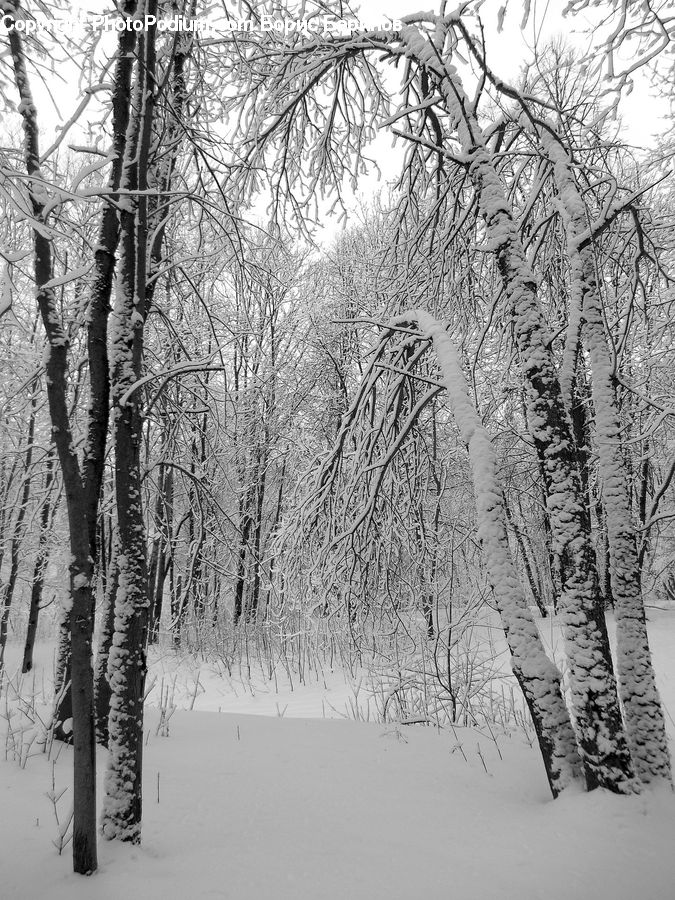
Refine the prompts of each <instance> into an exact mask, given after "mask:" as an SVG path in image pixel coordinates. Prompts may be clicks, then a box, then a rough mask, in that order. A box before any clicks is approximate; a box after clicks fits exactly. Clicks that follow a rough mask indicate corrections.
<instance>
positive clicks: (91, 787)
mask: <svg viewBox="0 0 675 900" xmlns="http://www.w3.org/2000/svg"><path fill="white" fill-rule="evenodd" d="M6 16H9V18H10V19H13V18H14V16H13V15H11V14H10V13H6ZM8 37H9V43H10V49H11V53H12V61H13V64H14V76H15V82H16V86H17V89H18V92H19V96H20V97H21V105H20V107H19V109H20V113H21V116H22V118H23V127H24V133H25V159H26V170H27V173H28V176H29V178H30V177H35V178H36V179H37V182H30V181H29V182H28V185H27V187H28V191H29V196H30V201H31V206H32V211H33V217H34V219H35V220H36V222H38V223H40V225H42V223H43V222H44V206H43V203H42V199H41V198H42V190H43V189H42V186H41V182H42V181H43V178H42V173H41V171H40V150H39V140H38V135H39V130H38V124H37V111H36V109H35V104H34V102H33V97H32V95H31V91H30V86H29V82H28V75H27V72H26V64H25V58H24V53H23V46H22V40H21V36H20V34H19V33H18V32H17V31H16V30H15V29H14V28H11V29H10V30H9V35H8ZM33 246H34V254H35V283H36V287H37V304H38V308H39V310H40V315H41V318H42V323H43V326H44V329H45V334H46V336H47V352H46V354H45V372H46V381H47V398H48V403H49V414H50V418H51V423H52V439H53V441H54V443H55V445H56V449H57V453H58V456H59V464H60V467H61V472H62V477H63V486H64V491H65V496H66V508H67V513H68V533H69V542H70V565H69V573H70V579H69V580H70V597H71V605H70V611H71V659H72V696H73V703H72V705H73V769H74V777H73V868H74V871H75V872H78V873H81V874H90V873H91V872H93V871H95V869H96V868H97V854H96V742H95V739H94V708H93V673H92V666H91V642H92V636H93V625H94V604H93V595H92V563H91V559H90V557H89V534H88V530H87V518H86V511H87V510H86V502H85V500H86V498H85V494H84V487H83V481H82V472H81V470H80V465H79V460H78V458H77V453H76V451H75V442H74V440H73V434H72V431H71V427H70V420H69V416H68V407H67V402H66V398H67V392H68V376H67V367H68V337H67V334H66V332H65V330H64V329H63V326H62V324H61V318H60V315H59V311H58V306H57V303H56V297H55V295H54V291H53V289H52V288H49V287H45V285H46V284H47V283H48V282H49V281H50V279H51V278H52V277H53V257H52V245H51V241H50V239H49V238H48V237H46V236H45V232H44V230H43V229H42V228H40V229H39V230H38V229H37V228H35V229H34V230H33Z"/></svg>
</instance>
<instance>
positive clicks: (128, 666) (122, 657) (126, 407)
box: [102, 0, 157, 844]
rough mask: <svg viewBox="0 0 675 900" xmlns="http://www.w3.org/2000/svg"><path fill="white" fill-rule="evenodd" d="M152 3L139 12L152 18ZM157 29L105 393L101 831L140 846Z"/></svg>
mask: <svg viewBox="0 0 675 900" xmlns="http://www.w3.org/2000/svg"><path fill="white" fill-rule="evenodd" d="M156 12H157V3H156V0H149V2H148V3H147V4H146V7H145V10H144V13H145V14H146V15H148V16H156ZM155 37H156V26H150V27H149V28H148V30H147V31H145V32H143V33H141V36H140V39H139V48H138V49H139V52H138V66H137V82H136V92H135V94H134V109H133V114H132V116H131V117H130V119H129V126H128V128H127V138H126V142H125V154H124V162H123V171H122V177H121V182H120V193H122V192H123V194H124V196H123V199H122V200H121V201H120V238H121V247H120V261H119V272H118V285H117V296H116V302H115V308H114V310H113V321H112V342H111V353H110V363H111V398H112V404H113V444H114V448H115V499H116V505H117V525H118V540H119V553H118V557H117V560H118V567H119V588H118V591H117V598H116V603H115V635H114V638H113V644H112V647H111V650H110V656H109V660H108V679H109V681H110V687H111V691H112V695H111V700H110V718H109V738H108V744H109V748H110V753H111V762H110V767H109V769H108V772H107V775H106V796H105V802H104V809H103V817H102V821H103V834H104V836H105V837H106V838H108V839H113V838H116V839H118V840H122V841H128V842H130V843H134V844H137V843H140V839H141V817H142V765H143V696H144V689H145V676H146V645H147V633H148V617H149V597H148V570H147V558H146V540H145V523H144V519H143V497H142V473H141V458H140V451H141V446H142V440H143V431H142V426H143V421H142V412H141V400H142V395H141V392H140V391H138V390H135V389H134V385H135V382H136V381H138V380H139V379H140V377H141V374H142V366H143V329H144V325H145V318H146V313H147V305H146V284H147V274H148V272H147V266H148V258H147V257H148V254H147V250H148V207H147V194H146V191H147V187H148V181H147V178H148V156H149V148H150V142H151V137H152V122H153V114H154V99H155V60H156V54H155Z"/></svg>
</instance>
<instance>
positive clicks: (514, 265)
mask: <svg viewBox="0 0 675 900" xmlns="http://www.w3.org/2000/svg"><path fill="white" fill-rule="evenodd" d="M400 40H401V43H402V45H403V47H404V48H405V50H406V55H407V56H410V57H412V58H413V59H415V60H417V61H418V62H419V64H420V65H421V66H424V67H425V69H426V70H427V71H428V72H429V74H430V75H431V76H432V77H433V78H434V80H435V81H436V87H437V90H438V91H439V92H440V93H441V95H442V96H443V98H444V101H445V104H446V106H447V110H448V112H449V114H450V116H451V117H452V119H453V122H454V127H455V129H456V133H457V136H458V138H459V141H460V144H461V148H462V152H463V154H464V156H465V158H466V160H467V163H468V170H469V177H470V179H471V183H472V184H473V187H474V190H475V192H476V195H477V198H478V203H479V209H480V212H481V215H482V217H483V219H484V222H485V227H486V249H488V250H490V251H491V252H492V253H493V254H494V255H495V258H496V261H497V266H498V270H499V273H500V276H501V281H502V285H503V288H504V292H505V295H506V297H507V299H508V303H509V309H510V312H511V316H512V318H513V326H514V332H515V337H516V344H517V348H518V353H519V360H520V365H521V368H522V372H523V377H524V382H525V388H526V406H527V413H528V425H529V428H530V433H531V436H532V440H533V443H534V445H535V449H536V451H537V453H538V454H539V456H540V458H541V459H542V460H543V461H544V466H543V469H544V478H545V482H546V500H547V508H548V510H549V514H550V518H551V528H552V532H553V540H554V544H555V547H554V550H556V551H557V552H559V553H560V554H561V556H562V558H563V560H564V563H565V566H564V571H565V572H566V573H567V577H566V578H565V579H564V583H563V586H562V597H561V614H562V619H563V626H564V634H565V640H566V644H567V650H568V656H569V660H570V691H571V694H572V702H573V710H574V715H575V724H576V729H577V735H578V739H579V745H580V750H581V756H582V760H583V764H584V769H585V774H586V783H587V786H588V788H589V789H592V788H594V787H606V788H608V789H610V790H613V791H617V792H627V791H631V790H633V788H634V778H633V772H632V766H631V759H630V753H629V751H628V747H627V744H626V739H625V735H624V732H623V725H622V720H621V711H620V708H619V699H618V695H617V688H616V681H615V678H614V672H613V667H612V660H611V655H610V651H609V640H608V637H607V628H606V624H605V620H604V614H603V612H602V609H601V608H600V604H599V602H598V600H599V584H598V576H597V571H596V567H595V558H594V552H593V547H592V544H591V540H590V534H589V530H588V527H587V523H586V521H585V508H584V503H583V497H582V492H581V480H580V475H579V467H578V462H577V458H576V447H575V442H574V438H573V434H572V428H571V423H570V421H569V418H568V416H567V413H566V410H565V407H564V403H563V400H562V395H561V391H560V383H559V381H558V377H557V372H556V368H555V363H554V360H553V355H552V351H551V348H550V335H549V333H548V329H547V327H546V322H545V319H544V315H543V312H542V309H541V307H540V305H539V301H538V297H537V282H536V278H535V275H534V273H533V272H532V269H531V268H530V266H529V264H528V262H527V259H526V257H525V251H524V249H523V245H522V241H521V239H520V234H519V231H518V228H517V225H516V223H515V221H514V216H513V213H512V210H511V207H510V204H509V202H508V199H507V197H506V193H505V190H504V186H503V185H502V183H501V180H500V178H499V175H498V173H497V171H496V169H495V166H494V165H493V162H492V158H491V155H490V152H489V151H488V148H487V145H486V142H485V137H484V135H483V132H482V129H481V127H480V125H479V123H478V120H477V118H476V116H475V114H474V112H473V107H472V104H471V102H470V101H469V98H468V97H467V96H466V94H465V92H464V88H463V86H462V83H461V80H460V77H459V75H458V73H457V70H456V69H455V67H454V66H452V65H451V64H449V63H445V62H444V61H443V57H442V52H441V51H439V49H438V47H436V46H435V45H434V43H432V42H431V41H430V40H427V39H426V38H425V37H424V36H423V35H422V34H421V33H420V31H418V29H417V28H415V27H412V26H404V27H403V29H402V31H401V32H400Z"/></svg>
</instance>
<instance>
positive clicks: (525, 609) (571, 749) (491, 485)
mask: <svg viewBox="0 0 675 900" xmlns="http://www.w3.org/2000/svg"><path fill="white" fill-rule="evenodd" d="M393 324H394V325H395V326H398V327H406V326H409V325H410V324H412V325H413V326H417V327H418V328H419V329H420V330H421V331H422V332H424V333H425V334H426V335H428V337H430V338H431V340H432V341H433V345H434V350H435V352H436V356H437V358H438V362H439V365H440V368H441V372H442V377H443V383H444V385H445V388H446V390H447V393H448V397H449V399H450V405H451V408H452V412H453V415H454V417H455V421H456V422H457V425H458V427H459V430H460V434H461V436H462V441H463V442H464V444H465V445H466V447H467V449H468V452H469V463H470V466H471V476H472V481H473V487H474V494H475V502H476V513H477V519H478V536H479V539H480V541H481V544H482V546H483V550H484V552H485V560H486V567H487V571H488V576H489V578H490V582H491V584H492V588H493V590H494V595H495V599H496V602H497V608H498V610H499V614H500V617H501V621H502V625H503V628H504V633H505V635H506V639H507V641H508V645H509V649H510V651H511V660H512V666H513V672H514V674H515V676H516V678H517V680H518V683H519V685H520V687H521V689H522V691H523V694H524V696H525V700H526V702H527V706H528V709H529V710H530V714H531V716H532V720H533V722H534V726H535V730H536V734H537V739H538V742H539V747H540V750H541V754H542V758H543V760H544V766H545V768H546V774H547V776H548V781H549V785H550V787H551V792H552V794H553V796H554V797H555V796H557V795H558V794H559V793H560V791H561V790H563V788H565V787H566V786H567V785H569V784H570V782H572V781H573V780H575V779H576V778H577V777H578V776H579V775H580V773H581V760H580V757H579V753H578V749H577V744H576V739H575V735H574V729H573V727H572V722H571V720H570V716H569V713H568V711H567V708H566V706H565V701H564V700H563V696H562V690H561V687H560V673H559V671H558V669H557V668H556V666H555V665H554V663H553V662H552V661H551V660H550V659H549V658H548V656H547V655H546V651H545V649H544V646H543V644H542V641H541V638H540V636H539V632H538V631H537V625H536V623H535V621H534V619H533V617H532V613H531V612H530V608H529V606H528V604H527V600H526V598H525V595H524V594H523V591H522V587H521V585H520V580H519V578H518V575H517V573H516V570H515V567H514V565H513V561H512V559H511V553H510V550H509V544H508V536H507V527H506V514H505V510H504V498H503V494H502V489H501V486H500V484H499V480H498V476H497V471H498V466H497V456H496V453H495V449H494V446H493V444H492V441H491V440H490V436H489V435H488V433H487V431H486V429H485V427H484V425H483V423H482V422H481V420H480V417H479V415H478V413H477V411H476V409H475V408H474V406H473V404H472V402H471V399H470V395H469V389H468V386H467V384H466V379H465V377H464V373H463V372H462V366H461V362H460V358H459V354H458V352H457V350H456V348H455V346H454V344H453V343H452V341H451V340H450V337H449V336H448V334H447V332H446V331H445V329H444V327H443V326H442V325H441V323H440V322H437V321H436V320H435V319H433V318H432V317H431V316H430V315H429V314H428V313H427V312H424V311H423V310H419V309H418V310H415V311H414V312H412V313H404V314H403V315H402V316H400V317H399V318H397V319H396V320H395V322H394V323H393Z"/></svg>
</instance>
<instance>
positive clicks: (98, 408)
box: [54, 0, 136, 741]
mask: <svg viewBox="0 0 675 900" xmlns="http://www.w3.org/2000/svg"><path fill="white" fill-rule="evenodd" d="M135 7H136V4H135V2H134V0H125V3H124V12H125V14H126V15H132V14H133V11H134V9H135ZM135 44H136V32H135V31H133V30H128V31H127V30H125V31H122V32H120V36H119V41H118V48H117V63H116V67H115V79H114V87H113V92H112V133H113V153H114V159H113V164H112V169H111V172H110V179H109V187H110V188H111V189H112V190H113V191H117V190H118V189H119V186H120V178H121V174H122V163H123V157H124V142H125V139H126V130H127V126H128V122H129V108H130V102H131V100H130V92H131V73H132V69H133V50H134V47H135ZM118 199H119V195H117V194H113V195H112V197H111V201H112V202H109V201H106V205H105V207H104V209H103V213H102V215H101V222H100V226H99V234H98V241H97V244H96V250H95V253H94V281H93V286H92V290H91V295H90V298H89V306H88V312H87V353H88V361H89V404H88V407H87V437H86V443H85V451H84V458H83V463H82V474H83V479H84V491H85V517H86V520H87V530H88V534H89V554H90V556H91V559H92V563H93V565H94V570H95V569H96V563H97V561H98V546H97V532H98V521H97V520H98V510H99V505H100V499H101V489H102V484H103V470H104V465H105V449H106V441H107V435H108V418H109V408H110V382H109V362H108V348H107V340H108V317H109V314H110V297H111V293H112V283H113V275H114V271H115V253H116V252H117V245H118V242H119V223H118V216H117V210H116V207H115V205H114V203H115V202H117V201H118ZM63 628H64V629H66V630H68V631H69V630H70V613H69V612H66V618H65V622H64V623H63ZM67 647H68V645H67V644H64V645H63V649H64V650H66V656H65V657H64V658H59V660H58V663H57V668H58V669H59V670H62V671H63V676H62V681H63V684H64V689H63V690H62V691H61V699H60V701H59V703H58V706H57V709H56V713H55V728H54V734H55V737H56V738H58V739H60V740H64V741H68V740H69V734H68V733H67V732H66V731H64V730H63V728H62V725H61V723H62V722H64V721H65V720H67V718H68V717H69V714H70V709H71V707H72V701H71V697H70V683H71V679H70V659H69V656H68V654H67Z"/></svg>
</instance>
